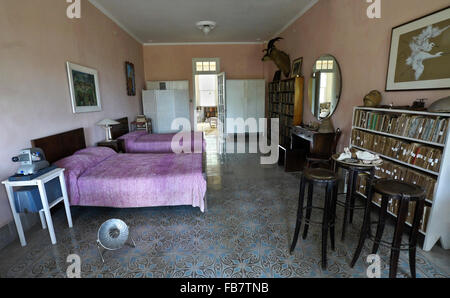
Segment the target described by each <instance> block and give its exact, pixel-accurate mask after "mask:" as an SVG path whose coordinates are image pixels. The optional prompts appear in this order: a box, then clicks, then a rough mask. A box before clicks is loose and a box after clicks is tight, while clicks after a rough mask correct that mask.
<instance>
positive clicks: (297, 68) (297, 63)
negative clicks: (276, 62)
mask: <svg viewBox="0 0 450 298" xmlns="http://www.w3.org/2000/svg"><path fill="white" fill-rule="evenodd" d="M302 64H303V57H300V58H297V59H295V60H294V62H292V74H291V78H295V77H297V76H299V77H300V76H301V75H302Z"/></svg>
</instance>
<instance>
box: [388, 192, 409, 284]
mask: <svg viewBox="0 0 450 298" xmlns="http://www.w3.org/2000/svg"><path fill="white" fill-rule="evenodd" d="M408 205H409V200H408V199H405V198H402V199H401V200H400V206H399V208H398V216H397V223H396V225H395V232H394V240H393V241H392V249H391V259H390V261H389V278H395V277H396V276H397V267H398V258H399V257H400V245H401V243H402V235H403V228H404V226H405V220H406V216H407V215H408Z"/></svg>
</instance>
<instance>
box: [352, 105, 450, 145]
mask: <svg viewBox="0 0 450 298" xmlns="http://www.w3.org/2000/svg"><path fill="white" fill-rule="evenodd" d="M355 113H356V114H355V117H354V119H355V120H354V123H353V125H354V126H355V127H359V128H363V129H369V130H374V131H379V132H384V133H389V134H393V135H398V136H403V137H407V138H411V139H418V140H423V141H427V142H433V143H439V144H444V143H445V140H446V137H447V131H448V126H449V119H448V118H445V117H437V116H431V115H430V116H426V115H409V114H400V115H399V114H393V113H381V112H371V111H365V110H356V111H355Z"/></svg>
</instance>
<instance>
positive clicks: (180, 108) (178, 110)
mask: <svg viewBox="0 0 450 298" xmlns="http://www.w3.org/2000/svg"><path fill="white" fill-rule="evenodd" d="M174 113H175V118H185V119H187V121H188V122H189V123H191V121H190V118H191V112H190V105H189V90H175V91H174ZM175 118H174V119H175ZM183 130H185V131H190V130H191V127H190V125H189V127H183Z"/></svg>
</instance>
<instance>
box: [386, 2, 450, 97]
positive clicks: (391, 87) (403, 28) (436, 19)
mask: <svg viewBox="0 0 450 298" xmlns="http://www.w3.org/2000/svg"><path fill="white" fill-rule="evenodd" d="M449 65H450V6H449V7H447V8H445V9H442V10H440V11H438V12H434V13H432V14H430V15H427V16H425V17H422V18H419V19H417V20H414V21H411V22H409V23H406V24H403V25H400V26H398V27H395V28H393V29H392V37H391V50H390V55H389V66H388V73H387V82H386V91H404V90H424V89H448V88H450V67H449Z"/></svg>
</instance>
